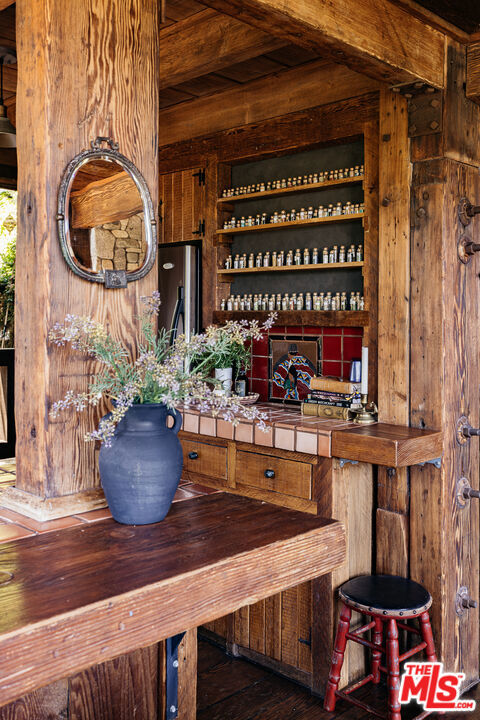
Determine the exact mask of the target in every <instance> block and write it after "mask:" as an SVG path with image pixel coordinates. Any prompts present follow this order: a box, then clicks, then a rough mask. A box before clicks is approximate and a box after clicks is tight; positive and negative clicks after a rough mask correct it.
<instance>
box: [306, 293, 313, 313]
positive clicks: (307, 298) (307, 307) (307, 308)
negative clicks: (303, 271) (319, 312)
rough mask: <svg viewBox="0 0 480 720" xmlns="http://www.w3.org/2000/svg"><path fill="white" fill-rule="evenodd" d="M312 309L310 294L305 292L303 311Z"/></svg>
mask: <svg viewBox="0 0 480 720" xmlns="http://www.w3.org/2000/svg"><path fill="white" fill-rule="evenodd" d="M311 309H312V293H309V292H307V294H306V295H305V310H311Z"/></svg>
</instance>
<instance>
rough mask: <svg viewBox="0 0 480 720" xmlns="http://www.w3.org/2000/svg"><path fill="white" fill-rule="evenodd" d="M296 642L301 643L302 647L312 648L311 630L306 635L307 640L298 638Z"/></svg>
mask: <svg viewBox="0 0 480 720" xmlns="http://www.w3.org/2000/svg"><path fill="white" fill-rule="evenodd" d="M298 642H299V643H302V645H307V646H308V647H309V648H311V647H312V628H310V630H309V633H308V638H301V637H299V638H298Z"/></svg>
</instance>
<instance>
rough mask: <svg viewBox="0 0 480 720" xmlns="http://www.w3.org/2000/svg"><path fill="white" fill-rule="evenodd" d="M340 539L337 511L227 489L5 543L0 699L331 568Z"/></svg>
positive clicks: (339, 554)
mask: <svg viewBox="0 0 480 720" xmlns="http://www.w3.org/2000/svg"><path fill="white" fill-rule="evenodd" d="M345 545H346V542H345V532H344V529H343V526H342V525H341V524H340V523H339V522H337V521H335V520H327V519H324V518H319V517H316V516H314V515H307V514H304V513H299V512H296V511H294V510H288V509H285V508H280V507H277V506H275V505H269V504H266V503H262V502H259V501H256V500H251V499H249V498H243V497H238V496H235V495H230V494H226V493H220V494H216V495H209V496H202V497H198V498H194V499H192V500H188V501H185V502H182V503H178V504H177V505H174V506H173V507H172V509H171V511H170V513H169V515H168V516H167V518H166V519H165V520H164V521H163V522H161V523H157V524H155V525H144V526H138V527H132V526H124V525H119V524H118V523H116V522H115V521H114V520H106V521H102V522H98V523H95V524H92V525H88V526H82V527H78V526H77V527H73V528H70V529H68V530H62V531H61V532H58V533H57V532H52V533H48V534H47V535H44V536H36V537H32V538H27V539H22V540H19V541H14V542H10V543H5V544H3V545H1V546H0V583H2V581H3V583H2V584H0V705H4V704H6V703H8V702H10V701H12V700H14V699H16V698H18V697H20V696H22V695H24V694H25V693H27V692H30V691H32V690H34V689H35V688H38V687H42V686H44V685H47V684H48V683H50V682H53V681H54V680H58V679H60V678H62V677H65V676H67V675H69V674H71V673H74V672H77V671H79V670H81V669H83V668H85V667H89V666H90V665H93V664H95V663H98V662H103V661H104V660H108V659H111V658H113V657H116V656H117V655H120V654H122V653H125V652H129V651H130V650H133V649H135V648H139V647H144V646H147V645H149V644H151V643H153V642H156V641H159V640H162V639H164V638H166V637H169V636H171V635H174V634H176V633H178V632H181V631H183V630H186V629H188V628H192V627H196V626H197V625H200V624H202V623H205V622H209V621H211V620H213V619H215V618H218V617H221V616H223V615H225V614H227V613H230V612H232V611H234V610H236V609H238V608H240V607H242V606H243V605H246V604H249V603H252V602H255V601H257V600H260V599H262V598H264V597H268V596H270V595H273V594H274V593H276V592H279V591H281V590H283V589H286V588H288V587H291V586H294V585H297V584H299V583H301V582H304V581H306V580H309V579H311V578H313V577H317V576H319V575H322V574H325V573H328V572H330V571H332V570H333V569H334V568H335V567H338V566H339V565H340V564H342V562H343V561H344V559H345V553H346V548H345ZM10 573H11V574H12V575H13V577H11V579H10V580H8V578H9V574H10ZM5 581H6V582H5Z"/></svg>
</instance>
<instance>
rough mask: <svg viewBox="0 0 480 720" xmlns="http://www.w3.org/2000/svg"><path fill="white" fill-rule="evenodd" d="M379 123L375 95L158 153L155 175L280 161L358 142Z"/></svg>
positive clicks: (168, 147)
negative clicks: (214, 163) (213, 163)
mask: <svg viewBox="0 0 480 720" xmlns="http://www.w3.org/2000/svg"><path fill="white" fill-rule="evenodd" d="M377 118H378V93H376V92H374V93H367V94H365V95H361V96H358V97H354V98H349V99H347V100H340V101H338V102H335V103H331V104H329V105H320V106H316V107H310V108H308V109H306V110H302V111H298V112H292V113H289V114H288V115H282V116H280V117H276V118H267V119H263V120H259V121H258V122H255V123H250V122H249V123H248V124H246V125H245V126H242V127H240V128H236V129H235V131H232V130H230V129H228V130H224V131H221V132H219V133H212V134H211V135H209V136H208V137H203V138H194V139H188V140H185V141H180V142H177V143H172V144H170V145H165V146H161V147H160V149H159V163H160V172H171V171H175V170H181V169H184V168H187V167H191V166H192V165H197V164H200V163H202V162H203V161H204V158H205V157H206V156H209V155H215V156H216V158H217V160H218V161H219V162H231V161H234V160H235V161H239V160H248V159H249V158H252V159H253V158H260V157H265V156H269V155H270V156H273V155H280V154H283V153H286V152H292V151H294V150H295V149H296V148H299V147H303V148H305V149H307V148H308V147H312V146H314V145H318V143H334V142H345V141H346V140H349V139H352V140H353V139H357V138H359V137H360V136H361V135H362V133H363V126H364V124H365V123H366V122H368V121H369V120H376V119H377Z"/></svg>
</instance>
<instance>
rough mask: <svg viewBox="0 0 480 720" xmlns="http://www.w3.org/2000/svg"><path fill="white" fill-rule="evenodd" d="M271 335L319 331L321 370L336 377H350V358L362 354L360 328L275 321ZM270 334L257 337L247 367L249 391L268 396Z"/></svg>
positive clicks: (307, 333) (262, 398)
mask: <svg viewBox="0 0 480 720" xmlns="http://www.w3.org/2000/svg"><path fill="white" fill-rule="evenodd" d="M271 334H272V335H275V336H276V337H281V336H282V334H283V335H284V336H285V337H286V336H289V335H296V336H297V337H298V336H304V337H305V339H307V338H308V337H309V336H312V335H316V336H321V338H322V358H321V361H322V365H321V367H322V373H323V375H333V376H335V377H342V378H348V376H349V373H350V361H351V360H352V358H360V357H361V354H362V336H363V330H362V329H361V328H330V327H325V328H319V327H309V326H304V327H300V326H299V327H288V326H287V327H285V326H282V325H280V326H278V325H276V326H275V327H274V328H272V331H271ZM268 352H269V346H268V337H267V336H266V335H265V337H264V338H262V340H254V341H253V343H252V365H251V367H250V370H249V371H248V379H249V392H258V393H260V399H261V400H263V401H265V400H268V368H269V364H270V358H269V355H268Z"/></svg>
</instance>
